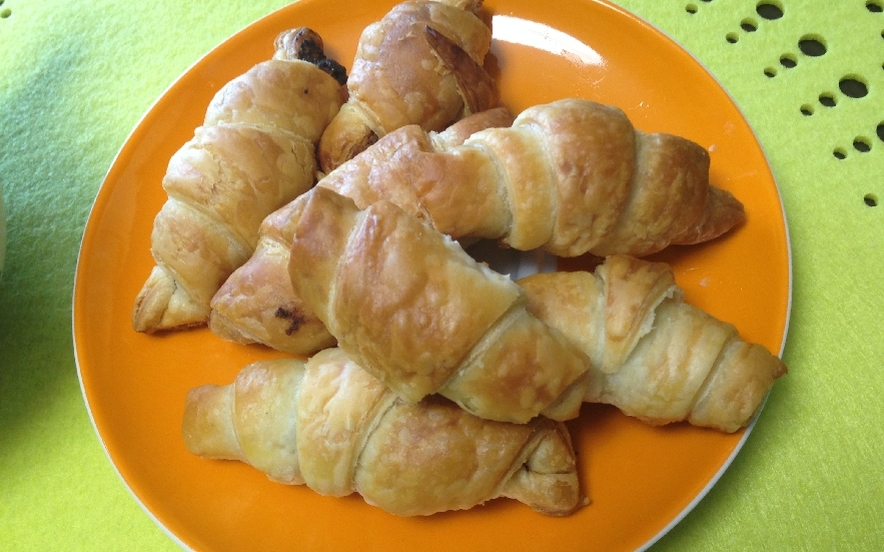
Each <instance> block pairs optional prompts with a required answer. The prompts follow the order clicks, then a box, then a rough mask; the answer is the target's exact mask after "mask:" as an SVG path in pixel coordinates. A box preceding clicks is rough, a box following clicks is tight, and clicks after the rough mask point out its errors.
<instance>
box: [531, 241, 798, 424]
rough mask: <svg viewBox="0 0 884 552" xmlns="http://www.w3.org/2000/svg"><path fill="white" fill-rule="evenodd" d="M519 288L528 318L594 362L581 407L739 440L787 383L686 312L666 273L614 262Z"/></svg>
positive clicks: (780, 369) (754, 352)
mask: <svg viewBox="0 0 884 552" xmlns="http://www.w3.org/2000/svg"><path fill="white" fill-rule="evenodd" d="M518 283H519V284H520V285H521V286H522V287H523V288H524V289H525V290H526V291H527V293H528V309H529V311H530V312H531V313H533V314H534V315H536V316H537V317H538V318H540V319H541V320H543V321H544V322H546V323H547V324H549V325H551V326H553V327H555V328H558V329H559V330H560V331H561V332H562V333H564V334H565V335H567V336H568V338H570V339H571V341H573V342H574V343H576V344H578V345H579V346H580V347H581V348H582V349H583V350H584V351H585V352H586V354H587V355H588V356H589V357H590V358H591V359H592V364H593V368H592V369H591V370H590V371H589V372H588V374H587V381H588V383H587V387H586V394H585V396H584V400H585V401H586V402H594V403H606V404H613V405H615V406H616V407H618V408H619V409H620V410H622V411H623V412H625V413H626V414H628V415H630V416H635V417H637V418H640V419H642V420H644V421H646V422H648V423H652V424H657V425H659V424H666V423H670V422H676V421H681V420H687V421H688V422H690V423H691V424H694V425H699V426H706V427H713V428H717V429H720V430H723V431H727V432H732V431H736V430H737V429H739V428H741V427H743V426H745V425H747V424H748V423H749V421H751V419H752V417H753V415H754V414H755V412H756V411H757V410H758V408H759V406H760V405H761V403H762V401H763V400H764V398H765V397H766V396H767V393H768V391H770V389H771V387H772V386H773V383H774V381H775V380H776V379H777V378H779V377H780V376H782V375H783V374H785V373H786V367H785V365H784V364H783V363H782V361H781V360H780V359H779V358H777V357H776V356H774V355H772V354H771V353H770V352H769V351H768V350H767V349H765V348H764V347H763V346H761V345H758V344H753V343H748V342H746V341H744V340H743V339H741V338H740V336H739V335H738V333H737V329H736V328H735V327H734V326H733V325H731V324H728V323H726V322H723V321H720V320H717V319H715V318H713V317H712V316H710V315H709V314H706V313H705V312H703V311H702V310H700V309H699V308H697V307H694V306H692V305H689V304H687V303H685V302H684V298H683V292H682V290H681V288H679V287H678V285H677V284H676V282H675V277H674V275H673V272H672V269H671V267H670V266H669V265H667V264H664V263H655V262H649V261H644V260H639V259H636V258H633V257H629V256H625V255H615V256H612V257H609V258H608V259H606V260H605V262H604V264H602V265H600V266H599V267H598V268H597V269H596V271H595V273H594V274H593V273H589V272H583V271H578V272H557V273H544V274H535V275H532V276H528V277H527V278H523V279H521V280H519V281H518Z"/></svg>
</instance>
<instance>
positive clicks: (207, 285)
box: [132, 28, 346, 332]
mask: <svg viewBox="0 0 884 552" xmlns="http://www.w3.org/2000/svg"><path fill="white" fill-rule="evenodd" d="M305 36H306V40H305ZM305 43H306V44H309V45H310V46H311V47H312V49H311V55H314V56H315V54H316V49H317V48H318V49H319V50H320V51H321V39H320V38H319V37H318V35H315V33H313V32H312V31H310V30H309V29H303V28H302V29H294V30H291V31H287V32H284V33H281V34H280V35H279V36H278V37H277V39H276V43H275V46H276V52H275V54H274V56H273V58H272V59H270V60H267V61H264V62H262V63H259V64H257V65H255V66H254V67H252V68H251V69H250V70H249V71H247V72H246V73H244V74H242V75H240V76H239V77H237V78H235V79H233V80H232V81H230V82H229V83H227V84H226V85H225V86H224V87H223V88H222V89H221V90H219V91H218V93H217V94H216V95H215V96H214V98H213V99H212V100H211V102H210V104H209V106H208V108H207V111H206V116H205V120H204V123H203V125H202V126H200V127H198V128H197V129H196V130H195V132H194V137H193V139H192V140H190V141H188V142H187V143H186V144H184V146H183V147H182V148H181V149H180V150H179V151H178V152H176V153H175V154H174V155H173V156H172V158H171V159H170V161H169V165H168V169H167V172H166V175H165V177H164V178H163V188H164V189H165V190H166V192H167V194H168V200H167V201H166V203H165V204H164V205H163V207H162V209H161V210H160V212H159V214H158V215H157V217H156V219H155V220H154V228H153V232H152V234H151V253H152V255H153V257H154V260H155V262H156V266H155V267H154V269H153V270H152V272H151V274H150V275H149V277H148V279H147V281H146V282H145V284H144V287H143V288H142V290H141V291H140V293H139V294H138V297H137V298H136V301H135V306H134V309H133V313H132V324H133V327H134V328H135V330H137V331H140V332H153V331H156V330H163V329H173V328H178V327H183V326H191V325H197V324H204V323H205V322H206V320H207V318H208V315H209V301H210V300H211V298H212V296H213V295H214V294H215V292H216V291H217V290H218V287H220V285H221V284H222V283H223V282H224V280H225V279H226V278H227V277H228V276H229V275H230V273H231V272H233V270H234V269H235V268H236V267H238V266H239V265H241V264H242V263H244V262H245V261H246V260H248V258H249V257H250V256H251V254H252V251H253V250H254V248H255V245H256V243H257V241H258V232H257V231H258V226H259V225H260V224H261V221H262V220H263V219H264V218H265V217H266V216H267V215H268V214H269V213H271V212H273V211H274V210H275V209H277V208H279V207H280V206H282V205H284V204H286V203H288V202H289V201H291V200H292V199H293V198H295V197H296V196H297V195H299V194H301V193H303V192H304V191H306V190H307V189H309V188H310V187H311V186H312V185H313V183H314V182H315V171H316V160H315V147H316V146H315V145H316V143H317V141H318V140H319V137H320V136H321V134H322V131H323V130H324V129H325V127H326V126H327V125H328V123H329V121H330V120H331V119H332V117H333V116H334V115H335V114H336V113H337V111H338V109H339V108H340V106H341V105H342V103H343V100H344V97H345V92H346V90H345V89H344V87H343V86H342V85H341V84H340V83H339V82H337V81H336V80H335V78H333V77H332V76H330V75H329V74H328V73H326V72H325V71H323V70H321V69H320V68H318V67H317V66H316V65H314V64H312V63H310V62H307V61H302V60H299V59H297V55H298V54H299V50H298V48H299V47H300V46H303V45H304V44H305Z"/></svg>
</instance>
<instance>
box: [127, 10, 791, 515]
mask: <svg viewBox="0 0 884 552" xmlns="http://www.w3.org/2000/svg"><path fill="white" fill-rule="evenodd" d="M480 4H481V1H480V0H478V1H477V0H440V1H438V2H436V1H425V0H417V1H410V2H405V3H402V4H400V5H397V6H396V7H394V8H393V9H392V10H391V11H390V12H389V13H388V14H387V15H386V16H385V17H384V18H383V19H382V20H381V21H378V22H377V23H375V24H373V25H371V26H369V27H367V28H366V29H365V31H364V33H363V35H362V36H361V38H360V43H359V48H358V51H357V55H356V59H355V60H354V62H353V65H352V67H351V72H350V74H349V76H346V75H345V77H346V78H340V77H341V73H342V71H343V69H342V68H341V67H340V66H337V65H336V63H335V62H333V61H332V60H329V59H327V58H326V57H325V56H324V54H323V45H322V41H321V38H320V37H319V36H318V35H317V34H316V33H314V32H312V31H310V30H309V29H303V28H301V29H294V30H291V31H287V32H284V33H282V34H281V35H280V36H279V37H278V38H277V40H276V43H275V45H276V53H275V54H274V56H273V59H271V60H268V61H266V62H262V63H260V64H258V65H256V66H255V67H254V68H253V69H252V70H250V71H249V72H247V73H245V74H244V75H242V76H241V77H238V78H237V79H234V80H233V81H231V82H230V83H228V84H227V85H226V86H225V87H223V88H222V90H221V91H219V92H218V94H217V95H216V96H215V98H214V99H213V100H212V102H211V104H210V105H209V108H208V111H207V116H206V121H205V124H204V125H203V126H201V127H200V128H198V129H197V130H196V132H195V135H194V138H193V140H191V141H190V142H188V143H187V144H185V145H184V146H183V147H182V149H181V150H180V151H179V152H178V153H176V154H175V155H174V156H173V157H172V159H171V161H170V163H169V168H168V172H167V175H166V177H165V179H164V181H163V185H164V188H165V189H166V191H167V192H168V197H169V198H168V201H167V203H166V204H165V205H164V206H163V208H162V210H161V211H160V213H159V214H158V215H157V218H156V222H155V226H154V231H153V234H152V236H151V243H152V253H153V256H154V259H155V261H156V267H155V268H154V270H153V272H152V273H151V275H150V276H149V277H148V278H147V281H146V282H145V285H144V288H143V289H142V291H141V292H140V293H139V295H138V297H137V298H136V301H135V308H134V310H133V326H134V328H135V329H136V330H137V331H139V332H144V333H154V332H160V331H174V330H181V329H185V328H190V327H194V326H199V325H207V326H208V327H209V328H210V329H211V331H212V332H214V333H215V334H217V335H218V336H220V337H222V338H224V339H227V340H232V341H235V342H238V343H244V344H248V343H259V344H262V345H264V346H267V347H270V348H273V349H276V350H278V351H279V352H280V354H281V358H279V359H277V360H272V361H262V362H256V363H254V364H251V365H249V366H246V367H244V368H243V369H242V371H241V372H240V373H239V375H238V376H237V377H236V379H235V381H233V382H232V383H231V384H229V385H227V386H215V385H207V386H203V387H199V388H196V389H193V390H192V391H191V392H190V393H189V394H188V396H187V399H186V410H185V415H184V420H183V436H184V441H185V445H186V447H187V449H188V450H189V451H191V452H193V453H194V454H197V455H200V456H203V457H206V458H214V459H235V460H239V461H242V462H246V463H248V464H250V465H252V466H254V467H255V468H257V469H259V470H261V471H263V472H265V473H266V474H267V475H268V477H270V479H272V480H274V481H278V482H281V483H285V484H296V485H300V484H305V485H307V486H308V487H310V488H311V489H313V490H314V491H316V492H317V493H321V494H324V495H333V496H344V495H348V494H351V493H354V492H356V493H359V494H360V495H362V496H363V497H364V499H365V500H366V502H368V503H370V504H373V505H377V506H379V507H381V508H383V509H385V510H387V511H389V512H392V513H394V514H397V515H402V516H412V515H428V514H433V513H435V512H441V511H446V510H459V509H468V508H471V507H473V506H475V505H478V504H482V503H484V502H486V501H488V500H491V499H494V498H497V497H509V498H513V499H516V500H519V501H521V502H523V503H525V504H527V505H529V506H530V507H532V508H534V509H535V510H537V511H539V512H543V513H546V514H550V515H566V514H569V513H571V512H573V511H575V510H576V509H578V508H580V507H581V506H584V505H585V504H588V502H589V501H588V499H587V497H586V496H585V495H584V493H583V492H582V491H581V482H580V481H579V478H578V472H577V467H576V460H575V452H574V448H573V446H572V443H571V439H570V437H569V434H568V430H567V428H566V426H565V424H564V422H565V421H567V420H571V419H574V418H576V417H577V416H578V415H579V412H580V408H581V405H582V404H583V403H584V402H593V403H606V404H611V405H614V406H616V407H617V408H618V409H620V410H621V411H622V412H623V413H625V414H627V415H629V416H634V417H636V418H638V419H640V420H643V421H645V422H647V423H649V424H667V423H671V422H687V423H691V424H694V425H698V426H704V427H709V428H715V429H716V430H720V431H725V432H733V431H736V430H738V429H740V428H742V427H744V426H746V425H747V424H748V423H749V421H750V420H751V419H752V417H753V416H754V414H755V413H756V412H757V410H758V408H759V405H760V404H761V402H762V400H763V399H764V397H765V396H766V394H767V392H768V391H769V390H770V388H771V386H772V385H773V383H774V381H775V380H776V379H777V378H778V377H780V376H781V375H783V374H784V373H785V372H786V369H785V366H784V365H783V363H782V362H781V361H780V359H779V358H777V357H776V356H774V355H773V354H771V353H770V352H769V351H767V350H766V349H765V348H764V347H762V346H760V345H757V344H751V343H747V342H746V341H744V340H743V339H741V338H740V336H739V334H738V332H737V330H736V328H735V327H734V326H732V325H731V324H728V323H726V322H723V321H720V320H717V319H715V318H713V317H711V316H710V315H708V314H706V313H704V312H702V311H701V310H700V309H698V308H696V307H693V306H691V305H689V304H687V303H686V302H685V300H684V297H683V293H682V291H681V289H680V288H679V287H678V285H677V284H676V282H675V277H674V275H673V271H672V269H671V267H669V266H668V265H666V264H663V263H660V262H650V261H647V260H642V259H641V257H644V256H647V255H649V254H651V253H654V252H657V251H660V250H662V249H664V248H666V247H669V246H670V245H690V244H696V243H700V242H705V241H709V240H712V239H714V238H717V237H719V236H721V235H723V234H725V233H727V232H730V231H732V230H734V229H735V228H736V227H738V226H739V225H740V224H741V223H742V222H743V220H744V218H745V213H744V210H743V206H742V204H741V203H740V202H739V201H738V200H737V199H736V198H735V197H734V196H733V195H731V194H730V193H729V192H727V191H725V190H723V189H720V188H716V187H714V186H711V185H710V184H709V179H708V175H709V163H710V159H709V155H708V153H707V152H706V150H705V149H704V148H703V147H701V146H699V145H698V144H695V143H694V142H691V141H689V140H687V139H684V138H680V137H678V136H674V135H669V134H645V133H643V132H641V131H639V130H637V129H635V128H634V127H633V125H632V124H631V123H630V121H629V119H628V118H627V117H626V116H625V115H624V113H623V112H622V111H620V110H619V109H617V108H615V107H611V106H606V105H601V104H598V103H595V102H592V101H589V100H584V99H574V98H568V99H562V100H559V101H555V102H552V103H549V104H546V105H538V106H535V107H532V108H529V109H527V110H525V111H523V112H522V113H520V114H518V115H517V116H515V117H513V116H512V115H510V113H509V112H508V111H507V110H506V109H505V108H502V107H500V106H498V105H497V101H498V96H497V91H496V88H495V83H494V81H493V79H491V77H490V76H489V75H488V73H487V72H486V71H485V69H484V67H483V63H484V58H485V55H486V54H487V53H488V51H489V48H490V44H491V34H490V30H489V28H488V27H487V25H486V24H485V23H484V22H483V21H482V19H481V18H480V17H479V15H478V12H479V10H480V9H481V5H480ZM336 77H337V78H336ZM477 240H494V241H497V242H499V243H500V244H501V245H502V246H503V247H507V248H512V249H516V250H520V251H532V250H537V249H542V250H544V251H547V252H549V253H551V254H552V255H555V256H559V257H574V256H580V255H584V254H590V255H594V256H597V257H598V258H599V259H600V264H599V265H598V268H596V269H595V271H594V272H580V271H577V272H551V273H539V274H536V275H532V276H529V277H527V278H524V279H521V280H518V281H513V280H511V279H510V278H509V277H508V276H504V275H501V274H499V273H496V272H495V271H493V270H492V269H491V268H489V267H488V266H487V265H485V264H484V263H481V262H478V261H477V260H475V259H473V258H472V257H471V256H470V255H469V254H468V253H467V252H466V250H465V249H464V246H463V245H462V244H465V243H472V242H475V241H477Z"/></svg>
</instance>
